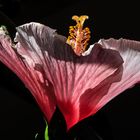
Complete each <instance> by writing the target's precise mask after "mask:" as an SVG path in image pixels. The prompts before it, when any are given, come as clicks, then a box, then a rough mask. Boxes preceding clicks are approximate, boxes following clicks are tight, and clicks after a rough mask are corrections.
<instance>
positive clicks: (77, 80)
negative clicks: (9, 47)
mask: <svg viewBox="0 0 140 140" xmlns="http://www.w3.org/2000/svg"><path fill="white" fill-rule="evenodd" d="M17 31H18V33H17V36H16V39H15V40H16V41H17V42H18V43H17V45H16V47H17V51H18V53H19V54H20V55H21V56H22V58H24V59H23V61H24V63H25V65H26V67H28V69H31V70H32V73H34V74H35V73H37V74H36V77H38V81H39V80H40V81H41V82H42V83H43V84H46V86H48V83H50V84H51V85H52V90H53V92H50V88H49V89H46V88H45V87H43V88H42V90H46V92H47V95H48V94H49V95H48V96H53V98H54V97H55V98H56V102H55V103H56V105H57V106H58V107H59V108H60V110H61V112H62V113H63V115H64V117H65V120H66V123H67V127H68V129H69V128H71V127H72V126H73V125H74V124H76V123H77V122H78V121H80V120H82V119H84V118H86V117H88V116H89V115H91V114H94V113H95V112H96V111H97V107H96V105H97V103H98V102H99V101H100V100H101V99H102V97H103V96H105V95H106V94H107V92H103V91H102V90H101V88H102V87H103V86H105V85H106V86H105V88H104V90H105V91H107V90H108V88H109V87H110V85H111V84H112V83H113V82H115V81H118V80H120V79H119V73H120V72H121V66H122V63H123V61H122V58H121V57H120V55H119V53H118V52H117V51H114V50H108V49H103V48H102V46H101V45H100V44H95V45H94V47H93V49H92V50H91V52H90V54H88V55H85V56H80V57H79V56H77V55H75V54H74V52H73V50H72V49H71V47H70V46H68V45H67V44H66V43H65V42H66V38H65V37H63V36H60V35H58V34H57V33H56V32H55V30H53V29H51V28H49V27H46V26H44V25H42V24H38V23H30V24H25V25H22V26H20V27H18V28H17ZM116 74H118V77H117V78H116V77H115V75H116ZM114 77H115V78H114ZM99 90H100V92H97V91H99ZM47 109H48V108H47V106H46V110H47ZM46 110H43V111H44V112H45V111H46Z"/></svg>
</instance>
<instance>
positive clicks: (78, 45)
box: [66, 15, 90, 56]
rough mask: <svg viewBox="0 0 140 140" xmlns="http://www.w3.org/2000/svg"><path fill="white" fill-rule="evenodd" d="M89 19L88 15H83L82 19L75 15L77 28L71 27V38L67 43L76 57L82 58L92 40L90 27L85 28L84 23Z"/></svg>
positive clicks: (69, 37)
mask: <svg viewBox="0 0 140 140" xmlns="http://www.w3.org/2000/svg"><path fill="white" fill-rule="evenodd" d="M88 18H89V17H88V16H87V15H82V16H80V17H78V16H76V15H74V16H73V17H72V19H73V20H75V21H76V25H75V26H70V27H69V34H70V35H69V36H68V39H67V41H66V43H67V44H69V45H70V46H71V47H72V49H73V51H74V52H75V54H76V55H78V56H81V55H82V53H83V52H85V50H86V48H87V45H88V41H89V39H90V30H89V28H88V27H86V28H83V25H84V22H85V20H86V19H88Z"/></svg>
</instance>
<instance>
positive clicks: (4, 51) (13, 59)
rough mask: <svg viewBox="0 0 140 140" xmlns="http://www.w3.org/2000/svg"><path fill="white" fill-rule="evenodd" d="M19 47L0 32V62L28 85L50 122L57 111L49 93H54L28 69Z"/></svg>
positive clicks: (36, 74)
mask: <svg viewBox="0 0 140 140" xmlns="http://www.w3.org/2000/svg"><path fill="white" fill-rule="evenodd" d="M17 47H20V44H19V43H18V44H17V45H15V44H13V43H12V41H11V38H10V37H9V36H8V35H6V34H5V31H3V30H2V28H1V30H0V61H1V62H3V63H4V64H5V65H6V66H8V67H9V68H10V69H11V70H12V71H13V72H14V73H15V74H16V75H17V76H18V77H19V78H20V79H21V80H22V81H23V82H24V84H25V85H26V87H27V88H28V89H29V90H30V92H31V93H32V94H33V96H34V98H35V99H36V101H37V103H38V104H39V106H40V108H41V109H42V110H44V111H43V112H44V113H45V115H46V117H47V119H48V121H49V120H50V119H51V117H52V115H53V112H54V110H55V104H54V103H55V102H54V101H53V100H54V99H53V96H49V95H50V94H48V93H47V92H50V93H51V92H53V91H52V90H50V89H51V88H50V87H49V86H52V85H51V84H48V87H46V86H44V84H42V83H41V82H40V81H39V80H38V79H39V74H38V73H36V72H35V71H34V70H33V69H31V68H30V67H28V66H27V65H26V64H25V62H24V59H23V58H22V56H20V55H19V54H18V53H17ZM31 61H32V60H31ZM47 88H48V90H46V89H47Z"/></svg>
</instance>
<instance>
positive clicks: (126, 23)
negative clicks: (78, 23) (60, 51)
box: [0, 0, 140, 140]
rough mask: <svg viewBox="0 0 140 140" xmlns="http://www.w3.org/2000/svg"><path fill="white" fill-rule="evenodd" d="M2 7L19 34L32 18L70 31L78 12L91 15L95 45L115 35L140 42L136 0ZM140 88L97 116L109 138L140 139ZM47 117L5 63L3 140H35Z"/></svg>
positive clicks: (26, 0)
mask: <svg viewBox="0 0 140 140" xmlns="http://www.w3.org/2000/svg"><path fill="white" fill-rule="evenodd" d="M0 10H1V11H2V12H3V13H4V14H5V15H7V16H8V17H9V18H10V19H11V20H12V21H13V23H10V24H9V22H7V21H6V20H5V17H4V18H3V16H2V13H1V14H0V24H4V25H7V27H8V29H9V31H10V33H11V35H13V36H14V33H15V32H14V28H13V27H14V26H18V25H21V24H24V23H27V22H31V21H36V22H40V23H43V24H46V25H48V26H50V27H52V28H54V29H57V31H58V33H60V34H62V35H65V36H67V35H68V27H69V26H70V25H73V24H75V23H74V22H73V21H72V20H71V17H72V15H75V14H77V15H82V14H87V15H89V17H90V18H89V20H88V21H86V25H87V26H88V27H90V29H91V31H92V32H91V33H92V38H91V42H90V43H91V44H92V43H94V42H96V41H98V40H99V39H100V38H105V39H107V38H110V37H114V38H116V39H117V38H120V37H123V38H127V39H134V40H139V41H140V8H139V4H138V1H135V0H133V1H132V0H130V1H127V0H123V1H121V0H117V1H115V0H112V1H108V0H102V1H101V0H76V1H75V0H70V1H68V0H50V1H47V0H3V1H0ZM139 93H140V86H139V85H136V86H134V87H133V88H131V89H129V90H127V91H125V92H124V93H123V94H121V95H119V96H118V97H116V98H115V99H113V100H112V101H111V102H109V103H108V104H107V105H106V106H105V107H103V108H102V109H101V110H100V111H99V112H98V113H97V114H96V115H95V116H94V117H93V119H94V120H96V124H95V126H98V127H99V128H97V129H99V131H103V132H102V135H106V136H104V137H106V139H108V140H109V139H111V140H136V139H140V132H139V131H140V115H139V113H140V111H139V110H140V95H139ZM42 116H43V115H42V112H41V111H40V109H39V108H38V106H37V104H36V102H35V101H34V99H33V98H32V96H31V95H30V93H29V91H28V90H27V89H26V88H25V87H24V85H23V84H22V82H21V81H20V80H19V79H18V78H17V77H16V75H14V74H13V73H12V72H11V71H10V70H9V69H8V68H6V67H5V66H4V65H3V64H2V63H0V140H9V139H14V140H19V139H20V140H34V136H35V134H36V133H39V137H40V139H42V138H41V136H42V137H43V132H44V129H45V122H44V119H43V117H42ZM85 131H86V130H85ZM103 133H104V134H103ZM109 135H110V137H109ZM39 137H38V139H39ZM107 137H108V138H107Z"/></svg>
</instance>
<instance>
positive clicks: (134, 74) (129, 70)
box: [97, 38, 140, 109]
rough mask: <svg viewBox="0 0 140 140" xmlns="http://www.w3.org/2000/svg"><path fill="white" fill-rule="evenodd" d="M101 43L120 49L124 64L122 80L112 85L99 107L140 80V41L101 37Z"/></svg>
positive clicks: (104, 45)
mask: <svg viewBox="0 0 140 140" xmlns="http://www.w3.org/2000/svg"><path fill="white" fill-rule="evenodd" d="M99 43H100V44H101V45H103V47H104V48H106V49H112V50H116V51H118V52H119V53H120V55H121V57H122V58H123V60H124V63H123V66H122V69H123V71H122V74H121V75H122V77H121V80H120V81H119V82H115V83H113V84H112V85H111V86H110V88H109V90H108V93H107V95H106V96H104V97H103V98H102V100H100V102H99V103H98V105H97V106H98V109H100V108H101V107H102V106H104V105H105V104H106V103H107V102H109V101H110V100H111V99H113V98H114V97H115V96H117V95H119V94H120V93H122V92H123V91H124V90H126V89H128V88H131V87H133V86H134V85H135V84H136V83H138V82H139V81H140V62H139V61H140V42H138V41H132V40H126V39H119V40H115V39H113V38H111V39H108V40H104V39H101V40H100V41H99Z"/></svg>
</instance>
